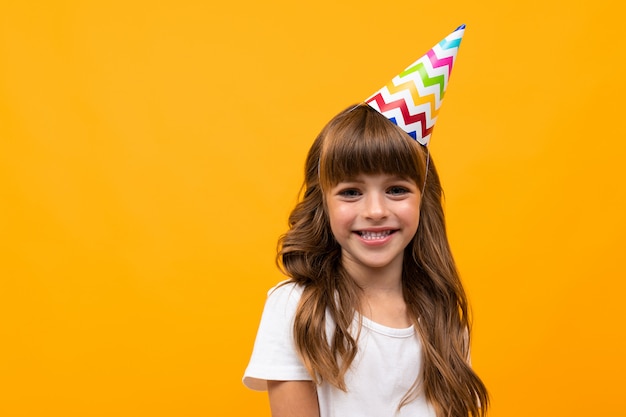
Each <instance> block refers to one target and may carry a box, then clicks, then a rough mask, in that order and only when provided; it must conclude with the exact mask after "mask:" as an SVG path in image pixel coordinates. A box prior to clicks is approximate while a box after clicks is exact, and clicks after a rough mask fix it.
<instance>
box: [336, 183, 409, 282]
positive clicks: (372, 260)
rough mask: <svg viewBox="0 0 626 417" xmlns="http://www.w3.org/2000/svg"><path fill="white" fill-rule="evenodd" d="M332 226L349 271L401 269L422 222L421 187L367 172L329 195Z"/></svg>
mask: <svg viewBox="0 0 626 417" xmlns="http://www.w3.org/2000/svg"><path fill="white" fill-rule="evenodd" d="M326 202H327V208H328V217H329V220H330V227H331V230H332V232H333V235H334V236H335V239H336V240H337V242H338V243H339V244H340V245H341V249H342V262H343V264H344V267H346V268H347V269H348V272H349V273H351V275H353V276H354V274H353V273H358V275H362V274H363V273H364V272H373V270H374V269H376V270H379V269H380V268H385V267H389V266H394V267H397V268H398V271H400V270H401V266H402V257H403V253H404V248H405V247H406V246H407V245H408V244H409V243H410V242H411V240H412V239H413V236H414V235H415V232H416V231H417V226H418V223H419V207H420V191H419V188H418V187H417V185H416V184H415V182H414V181H413V180H411V179H407V178H403V177H398V176H395V175H390V174H361V175H359V176H357V177H356V178H354V179H349V180H346V181H342V182H340V183H339V184H337V185H336V186H334V187H333V188H332V189H330V190H329V192H328V193H327V194H326Z"/></svg>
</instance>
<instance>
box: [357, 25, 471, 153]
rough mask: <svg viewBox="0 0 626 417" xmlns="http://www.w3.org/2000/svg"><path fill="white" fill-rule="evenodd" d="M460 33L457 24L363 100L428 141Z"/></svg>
mask: <svg viewBox="0 0 626 417" xmlns="http://www.w3.org/2000/svg"><path fill="white" fill-rule="evenodd" d="M464 33H465V25H461V26H459V27H458V28H457V29H456V30H455V31H454V32H452V33H451V34H449V35H448V36H446V37H445V38H444V39H443V40H442V41H441V42H439V43H438V44H437V45H435V46H434V47H433V48H432V49H431V50H430V51H428V53H426V55H424V56H422V57H421V58H420V59H418V60H417V61H415V62H414V63H413V64H412V65H410V66H409V67H408V68H406V69H405V70H404V71H402V72H401V73H400V74H399V75H397V76H396V77H394V78H393V79H392V80H391V81H390V82H389V84H387V85H386V86H384V87H383V88H381V89H380V90H378V91H377V92H376V93H375V94H374V95H372V96H371V97H370V98H368V99H367V100H365V102H366V103H367V104H369V105H370V106H371V107H373V108H374V109H376V110H377V111H378V112H380V113H381V114H383V115H384V116H385V117H387V118H388V119H389V120H391V121H392V122H393V123H395V124H396V125H398V126H400V127H401V128H402V129H403V130H404V131H405V132H407V133H408V134H409V135H410V136H411V137H412V138H413V139H415V140H417V141H418V142H419V143H421V144H422V145H428V141H429V140H430V135H431V133H432V130H433V127H434V126H435V122H436V121H437V114H438V113H439V109H440V107H441V102H442V100H443V96H444V94H445V92H446V88H447V86H448V82H449V81H450V73H451V72H452V66H453V65H454V60H455V59H456V54H457V52H458V50H459V46H460V45H461V39H462V38H463V34H464Z"/></svg>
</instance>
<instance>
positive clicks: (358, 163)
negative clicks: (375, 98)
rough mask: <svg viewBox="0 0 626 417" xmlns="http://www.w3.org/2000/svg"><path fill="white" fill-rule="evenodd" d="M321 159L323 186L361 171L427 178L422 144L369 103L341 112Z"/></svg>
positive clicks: (330, 127) (326, 138)
mask: <svg viewBox="0 0 626 417" xmlns="http://www.w3.org/2000/svg"><path fill="white" fill-rule="evenodd" d="M323 135H324V143H323V145H322V149H321V155H320V159H319V180H320V183H321V186H322V188H323V189H329V188H332V187H334V186H335V185H337V184H338V183H339V182H341V181H345V180H349V179H354V178H356V177H358V176H359V174H390V175H397V176H399V177H402V178H408V179H412V180H413V181H415V183H416V184H417V185H418V187H420V188H421V186H422V184H423V182H424V172H425V157H424V152H423V150H422V149H420V148H421V145H420V144H419V143H418V142H417V141H415V140H413V139H412V138H411V137H410V136H409V135H408V134H407V133H405V132H404V131H403V130H402V129H400V128H399V127H397V126H396V125H394V124H393V123H391V122H390V121H389V120H387V118H385V116H383V115H382V114H380V113H378V112H377V111H376V110H374V109H372V108H371V107H369V106H368V105H365V104H364V105H359V106H357V107H353V108H351V109H349V110H346V111H344V112H342V113H340V114H339V115H338V116H337V117H336V118H335V119H333V120H332V121H331V122H330V123H329V124H328V125H327V127H326V129H325V132H323Z"/></svg>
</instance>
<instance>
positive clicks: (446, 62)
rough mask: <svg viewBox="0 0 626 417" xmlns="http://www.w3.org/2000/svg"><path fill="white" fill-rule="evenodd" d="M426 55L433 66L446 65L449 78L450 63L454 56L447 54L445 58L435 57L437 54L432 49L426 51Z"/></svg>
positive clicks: (452, 62)
mask: <svg viewBox="0 0 626 417" xmlns="http://www.w3.org/2000/svg"><path fill="white" fill-rule="evenodd" d="M426 55H427V56H428V59H430V63H431V64H433V68H441V67H444V68H445V67H447V69H448V78H450V73H451V72H452V65H454V57H452V56H447V57H445V58H437V55H435V51H433V50H432V49H431V50H430V51H428V53H427V54H426Z"/></svg>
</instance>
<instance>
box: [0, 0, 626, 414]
mask: <svg viewBox="0 0 626 417" xmlns="http://www.w3.org/2000/svg"><path fill="white" fill-rule="evenodd" d="M618 7H619V8H618ZM623 20H624V13H623V11H622V9H621V6H619V2H617V1H611V0H597V1H591V0H589V1H585V2H582V1H563V0H559V1H545V0H544V1H539V0H527V1H520V0H515V1H511V2H509V1H501V0H477V1H466V0H451V1H444V2H419V1H408V0H397V1H394V2H383V1H346V2H336V1H334V0H319V1H316V2H311V3H299V2H292V1H270V2H256V1H244V2H237V1H231V2H212V1H188V0H177V1H171V0H165V1H157V2H155V1H150V2H149V1H132V0H127V1H118V0H115V1H82V2H81V1H49V2H46V1H17V0H15V1H11V0H3V1H2V3H1V5H0V236H1V238H0V416H3V417H17V416H29V417H30V416H63V417H73V416H81V417H82V416H151V417H157V416H252V415H254V416H269V411H268V410H267V400H266V397H265V395H264V394H261V393H255V392H251V391H248V390H246V389H245V388H244V387H243V386H242V384H241V382H240V378H241V375H242V373H243V371H244V368H245V366H246V364H247V360H248V357H249V354H250V351H251V348H252V343H253V339H254V335H255V331H256V326H257V324H258V320H259V317H260V313H261V309H262V305H263V302H264V297H265V291H266V290H267V289H268V288H269V287H270V286H271V285H273V284H274V283H275V282H276V281H278V280H280V279H281V276H280V275H279V274H278V272H277V271H276V269H275V267H274V253H275V245H276V240H277V238H278V236H279V235H280V234H281V233H282V232H284V231H285V227H286V219H287V215H288V213H289V211H290V210H291V208H292V207H293V205H294V203H295V202H296V199H297V193H298V188H299V186H300V182H301V178H302V174H301V171H302V167H303V163H304V157H305V153H306V151H307V149H308V147H309V145H310V144H311V142H312V140H313V138H314V136H315V135H316V134H317V132H318V131H319V130H320V129H321V127H322V126H323V124H324V123H325V122H326V121H327V120H328V119H330V118H331V117H332V116H333V115H334V114H336V113H337V112H338V111H339V110H341V109H342V108H344V107H346V106H348V105H349V104H351V103H354V102H357V101H360V100H362V99H364V98H365V97H367V96H368V95H369V94H371V93H372V92H373V91H375V90H377V89H378V88H379V87H380V86H381V85H383V84H384V83H386V82H387V81H388V80H389V79H390V78H391V77H393V76H394V75H396V73H398V72H399V71H400V70H402V69H403V68H404V67H406V66H407V65H408V64H410V63H411V62H413V61H414V60H415V59H417V58H418V57H419V56H420V55H421V54H423V53H425V52H426V51H427V50H428V49H429V48H430V47H431V46H432V45H433V44H435V43H436V42H438V41H439V40H440V39H441V38H443V37H444V36H445V35H447V34H448V33H449V32H451V31H452V30H453V29H455V28H456V26H457V25H459V24H461V23H466V24H467V30H466V34H465V38H464V40H463V44H462V47H461V50H460V53H459V56H458V62H457V64H456V66H455V68H454V74H453V76H452V82H451V85H450V89H449V90H448V94H447V95H446V100H445V104H444V106H443V110H442V112H441V113H440V117H439V121H438V125H437V128H436V129H435V133H434V138H433V142H432V147H431V150H432V152H433V155H434V157H435V159H436V161H437V163H438V167H439V169H440V172H441V175H442V181H443V184H444V188H445V189H446V194H447V201H446V210H447V216H448V217H447V219H448V225H449V231H450V240H451V244H452V246H453V250H454V252H455V255H456V259H457V262H458V264H459V268H460V270H461V272H462V276H463V279H464V281H465V284H466V287H467V291H468V293H469V296H470V298H471V301H472V305H473V311H474V315H475V321H476V325H475V339H474V343H473V363H474V366H475V368H476V369H477V371H478V372H479V374H480V375H481V376H482V377H483V379H484V381H485V382H486V384H487V385H488V387H489V388H490V391H491V394H492V399H493V408H492V412H491V416H493V417H504V416H506V417H515V416H534V417H542V416H545V417H554V416H568V417H569V416H581V417H582V416H592V415H593V416H609V417H614V416H626V395H624V374H626V361H625V360H624V352H626V341H625V336H624V331H625V325H624V322H625V320H624V319H625V318H626V317H625V314H624V310H623V305H624V295H623V294H624V291H625V290H626V284H625V279H624V278H626V276H625V273H624V267H623V256H624V237H625V233H626V220H625V219H624V217H625V216H624V213H626V187H625V186H624V180H625V179H626V175H625V173H624V169H625V166H626V144H625V142H626V141H625V139H626V128H625V123H624V120H625V116H624V109H625V108H626V106H625V105H624V98H625V97H626V83H625V81H624V76H625V75H626V56H625V53H624V51H625V47H624V41H623V38H624V36H623V24H624V23H623Z"/></svg>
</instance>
